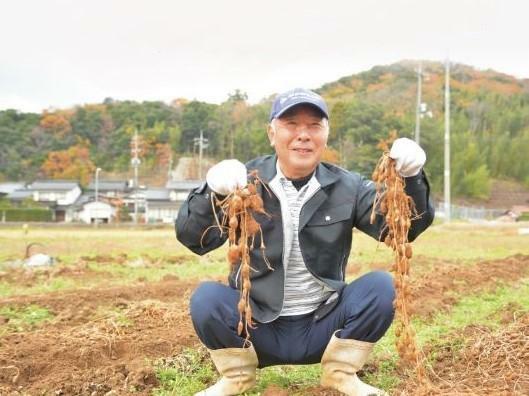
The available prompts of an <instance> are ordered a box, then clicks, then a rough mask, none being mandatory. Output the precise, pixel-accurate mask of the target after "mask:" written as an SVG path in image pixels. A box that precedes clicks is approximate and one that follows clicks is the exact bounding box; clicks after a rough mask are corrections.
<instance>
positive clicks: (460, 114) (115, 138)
mask: <svg viewBox="0 0 529 396" xmlns="http://www.w3.org/2000/svg"><path fill="white" fill-rule="evenodd" d="M417 63H418V62H416V61H402V62H398V63H395V64H392V65H388V66H376V67H373V68H372V69H370V70H368V71H365V72H362V73H358V74H354V75H351V76H346V77H343V78H341V79H339V80H337V81H334V82H330V83H328V84H324V85H323V86H321V87H319V88H317V87H312V88H313V89H314V90H316V91H317V92H319V93H320V94H321V95H322V96H323V97H324V98H325V99H326V100H327V103H328V105H329V107H330V136H329V149H328V151H327V153H326V154H325V160H327V161H330V162H334V163H337V164H339V165H341V166H343V167H345V168H347V169H350V170H354V171H358V172H360V173H363V174H366V175H368V174H370V173H371V171H372V170H373V169H374V166H375V164H376V161H377V160H378V158H379V149H377V147H376V145H377V143H378V141H379V140H380V139H381V138H384V137H387V136H388V134H389V133H390V131H393V130H395V131H397V133H398V135H399V136H406V137H410V138H413V136H414V132H415V117H416V112H415V109H416V101H417V73H416V68H417ZM450 84H451V105H450V112H451V143H452V144H451V168H452V178H451V184H452V192H453V194H454V195H455V196H456V197H471V198H487V197H488V196H489V194H490V186H491V181H492V180H493V179H502V180H511V181H516V182H518V183H521V184H524V185H526V186H529V161H528V160H527V157H528V155H527V153H529V80H527V79H525V80H520V79H516V78H515V77H512V76H509V75H506V74H502V73H499V72H496V71H492V70H477V69H474V68H473V67H471V66H466V65H462V64H453V65H451V79H450ZM309 88H311V87H309ZM175 96H176V95H175ZM273 97H274V95H270V96H269V97H267V98H263V99H262V100H261V101H260V102H259V103H256V104H250V103H249V102H248V98H247V95H246V94H245V93H244V92H242V91H241V90H234V91H233V93H231V94H229V95H228V97H227V99H226V100H225V101H224V102H223V103H220V104H212V103H206V102H202V101H198V100H189V99H184V98H178V99H175V100H173V101H172V102H170V103H165V102H162V101H150V102H147V101H145V102H141V103H140V102H136V101H129V100H114V99H112V98H106V99H104V100H103V102H102V103H96V104H84V105H79V106H75V107H73V108H68V109H49V110H46V111H43V112H42V113H41V114H34V113H22V112H19V111H17V110H3V111H0V181H2V180H25V181H31V180H34V179H37V178H43V177H46V178H57V179H75V180H79V181H80V182H81V183H82V184H83V185H86V184H87V183H89V181H90V180H91V178H92V177H93V173H94V170H95V168H96V167H101V168H103V169H104V170H105V172H107V174H111V173H115V174H126V173H127V172H129V171H130V159H131V144H132V138H133V136H134V134H135V132H137V133H138V135H139V142H138V144H139V148H140V157H141V160H142V164H141V167H142V169H143V170H144V171H146V170H148V171H149V172H150V173H151V174H153V173H154V174H156V173H159V174H167V172H168V170H169V168H170V167H174V166H175V164H176V161H177V160H178V159H179V158H180V157H182V156H191V155H195V154H196V151H197V149H196V146H195V144H194V139H195V138H196V137H198V136H199V134H200V131H202V132H203V134H204V137H205V138H207V139H208V147H207V149H206V151H205V156H206V157H208V158H210V159H211V160H220V159H224V158H238V159H240V160H241V161H246V160H249V159H251V158H253V157H255V156H258V155H262V154H268V153H271V152H272V149H271V147H270V145H269V143H268V140H267V137H266V132H265V131H266V126H267V121H268V112H269V108H270V104H271V101H272V99H273ZM422 102H423V103H424V104H425V105H423V106H422V107H423V108H422V110H424V111H423V113H422V116H421V145H422V146H423V147H424V148H425V150H426V152H427V155H428V161H427V164H426V171H427V174H428V176H429V178H430V181H431V187H432V189H433V191H434V193H440V192H441V191H442V188H443V166H444V164H443V149H444V65H443V64H441V63H438V62H423V82H422Z"/></svg>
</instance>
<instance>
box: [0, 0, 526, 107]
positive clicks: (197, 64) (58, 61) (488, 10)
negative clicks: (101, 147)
mask: <svg viewBox="0 0 529 396" xmlns="http://www.w3.org/2000/svg"><path fill="white" fill-rule="evenodd" d="M1 4H2V7H1V11H0V37H1V41H0V43H1V45H0V110H4V109H7V108H14V109H17V110H20V111H32V112H41V111H42V110H43V109H54V108H67V107H72V106H75V105H82V104H85V103H101V102H102V101H103V100H104V99H105V98H108V97H111V98H113V99H117V100H127V99H128V100H137V101H143V100H162V101H165V102H170V101H171V100H173V99H176V98H187V99H190V100H191V99H197V100H202V101H207V102H211V103H221V102H223V101H224V100H226V99H227V98H228V95H229V94H230V93H233V92H234V91H235V90H236V89H239V90H241V91H244V92H246V93H247V94H248V97H249V101H250V102H251V103H256V102H258V101H259V100H261V99H263V98H265V97H268V96H270V95H272V94H274V93H277V92H282V91H285V90H288V89H291V88H294V87H298V86H301V87H307V88H318V87H320V86H321V85H323V84H325V83H327V82H332V81H335V80H337V79H339V78H341V77H343V76H348V75H351V74H354V73H358V72H361V71H365V70H369V69H370V68H372V67H373V66H376V65H383V64H391V63H394V62H397V61H400V60H403V59H424V60H434V61H435V60H436V61H443V60H444V59H446V58H447V57H449V58H450V60H451V61H454V62H458V63H465V64H468V65H471V66H474V67H476V68H478V69H489V68H491V69H494V70H497V71H500V72H503V73H507V74H510V75H514V76H515V77H518V78H529V23H528V22H527V15H529V1H526V0H503V1H486V0H480V1H478V0H438V1H430V0H405V1H404V0H363V1H356V0H348V1H346V0H344V1H342V0H327V1H321V0H320V1H314V0H303V1H298V0H282V1H280V0H269V1H252V0H245V1H242V0H216V1H213V0H211V1H205V0H192V1H178V0H149V1H147V0H145V1H138V0H90V1H74V0H69V1H66V0H61V1H59V0H3V1H2V3H1Z"/></svg>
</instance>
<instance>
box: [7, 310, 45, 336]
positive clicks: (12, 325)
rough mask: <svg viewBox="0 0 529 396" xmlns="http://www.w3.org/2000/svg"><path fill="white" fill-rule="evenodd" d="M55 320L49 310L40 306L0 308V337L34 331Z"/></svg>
mask: <svg viewBox="0 0 529 396" xmlns="http://www.w3.org/2000/svg"><path fill="white" fill-rule="evenodd" d="M51 319H53V315H52V314H51V313H50V311H48V309H47V308H44V307H40V306H38V305H34V304H32V305H28V306H26V307H23V308H21V307H9V306H5V307H0V336H2V335H4V334H6V333H11V332H18V331H27V330H33V329H35V328H37V327H39V326H40V325H41V324H42V323H44V322H47V321H50V320H51Z"/></svg>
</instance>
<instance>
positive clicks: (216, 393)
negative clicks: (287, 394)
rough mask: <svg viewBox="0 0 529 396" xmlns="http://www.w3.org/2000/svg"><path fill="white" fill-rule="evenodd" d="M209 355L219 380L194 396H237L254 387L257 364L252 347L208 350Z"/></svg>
mask: <svg viewBox="0 0 529 396" xmlns="http://www.w3.org/2000/svg"><path fill="white" fill-rule="evenodd" d="M209 353H210V355H211V360H213V363H214V364H215V367H216V368H217V370H218V371H219V373H220V374H221V378H220V379H219V380H218V381H217V383H216V384H215V385H213V386H210V387H209V388H207V389H204V390H203V391H201V392H198V393H196V394H195V396H230V395H238V394H239V393H242V392H244V391H247V390H248V389H250V388H252V387H253V386H254V385H255V372H256V369H257V365H258V363H259V362H258V360H257V354H256V353H255V349H254V347H253V345H251V346H250V347H249V348H224V349H216V350H211V349H210V350H209Z"/></svg>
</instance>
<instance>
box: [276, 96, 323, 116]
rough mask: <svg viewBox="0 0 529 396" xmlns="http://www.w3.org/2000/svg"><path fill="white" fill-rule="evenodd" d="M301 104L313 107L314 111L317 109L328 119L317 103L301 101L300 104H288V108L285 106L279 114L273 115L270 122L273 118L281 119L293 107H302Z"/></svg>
mask: <svg viewBox="0 0 529 396" xmlns="http://www.w3.org/2000/svg"><path fill="white" fill-rule="evenodd" d="M302 104H308V105H311V106H313V107H315V108H316V109H318V110H319V111H320V112H321V113H322V114H323V115H324V116H325V118H327V119H328V118H329V115H328V114H327V112H326V111H325V110H324V109H322V108H321V106H320V105H319V104H317V103H314V102H311V101H308V100H302V101H300V102H295V103H291V104H289V105H288V106H286V107H285V108H284V109H282V110H281V111H280V112H278V113H277V114H275V115H274V117H273V118H272V119H271V120H270V121H272V120H273V119H274V118H279V117H281V116H282V115H283V114H285V113H286V112H287V111H288V110H290V109H291V108H293V107H295V106H299V105H302Z"/></svg>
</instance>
